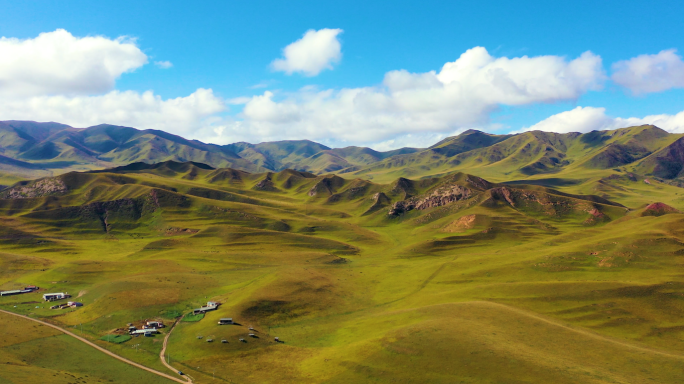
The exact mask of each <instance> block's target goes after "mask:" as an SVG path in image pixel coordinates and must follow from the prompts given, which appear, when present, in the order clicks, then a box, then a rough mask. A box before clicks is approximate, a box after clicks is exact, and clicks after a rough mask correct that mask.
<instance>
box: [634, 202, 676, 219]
mask: <svg viewBox="0 0 684 384" xmlns="http://www.w3.org/2000/svg"><path fill="white" fill-rule="evenodd" d="M668 213H679V211H678V210H677V209H675V208H673V207H671V206H669V205H667V204H665V203H653V204H650V205H649V206H648V207H646V209H645V210H644V211H643V212H642V213H641V216H662V215H667V214H668Z"/></svg>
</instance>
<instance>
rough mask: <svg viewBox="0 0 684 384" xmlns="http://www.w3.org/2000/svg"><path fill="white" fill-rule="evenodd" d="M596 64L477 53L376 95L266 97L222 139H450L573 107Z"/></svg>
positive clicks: (405, 75) (595, 59)
mask: <svg viewBox="0 0 684 384" xmlns="http://www.w3.org/2000/svg"><path fill="white" fill-rule="evenodd" d="M604 79H605V74H604V72H603V69H602V65H601V58H600V57H599V56H597V55H594V54H593V53H591V52H585V53H584V54H582V55H581V56H580V57H578V58H576V59H574V60H566V59H564V58H562V57H559V56H538V57H527V56H523V57H518V58H511V59H509V58H505V57H501V58H495V57H492V56H491V55H490V54H489V53H488V52H487V50H486V49H485V48H482V47H476V48H473V49H470V50H468V51H466V52H465V53H463V54H462V55H461V56H460V57H459V58H458V59H457V60H456V61H454V62H450V63H446V64H445V65H444V66H443V67H442V69H441V70H440V71H439V72H435V71H431V72H426V73H410V72H408V71H405V70H399V71H392V72H389V73H387V74H386V75H385V78H384V81H383V83H382V84H381V85H379V86H376V87H365V88H349V89H341V90H332V89H327V90H317V89H315V88H303V89H301V90H299V91H297V92H295V93H292V94H286V95H284V96H283V97H276V95H275V94H274V93H273V92H270V91H266V92H264V93H263V94H262V95H258V96H253V97H252V98H251V100H250V101H249V102H248V103H246V104H245V107H244V109H243V111H242V114H241V115H240V117H241V118H242V121H236V122H234V123H232V124H226V127H225V129H224V130H223V131H222V134H223V135H224V137H226V138H238V137H239V138H240V140H255V141H256V140H258V141H265V140H276V139H285V138H307V139H311V140H324V139H330V138H333V139H335V140H338V141H341V142H348V143H355V144H370V143H379V142H385V141H387V140H390V139H392V138H395V137H398V136H403V135H409V134H411V135H418V134H425V133H449V132H454V131H456V130H459V129H463V128H470V127H481V126H487V125H488V124H489V116H490V114H491V113H492V112H493V111H495V110H496V109H497V108H498V107H499V106H500V105H526V104H534V103H551V102H556V101H563V100H575V99H577V98H578V97H579V96H581V95H582V94H584V93H585V92H587V91H589V90H594V89H599V88H600V86H601V84H602V83H603V81H604Z"/></svg>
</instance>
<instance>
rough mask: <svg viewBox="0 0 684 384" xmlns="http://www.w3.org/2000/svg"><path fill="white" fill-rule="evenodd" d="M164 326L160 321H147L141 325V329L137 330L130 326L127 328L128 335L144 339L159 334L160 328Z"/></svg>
mask: <svg viewBox="0 0 684 384" xmlns="http://www.w3.org/2000/svg"><path fill="white" fill-rule="evenodd" d="M164 327H165V325H164V323H163V322H161V321H148V322H146V323H145V324H143V325H142V329H138V328H137V327H135V326H133V325H132V324H131V325H129V326H128V334H129V335H131V336H137V335H143V336H145V337H152V336H154V335H155V334H157V333H159V329H160V328H164Z"/></svg>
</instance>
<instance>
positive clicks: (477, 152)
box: [347, 126, 681, 181]
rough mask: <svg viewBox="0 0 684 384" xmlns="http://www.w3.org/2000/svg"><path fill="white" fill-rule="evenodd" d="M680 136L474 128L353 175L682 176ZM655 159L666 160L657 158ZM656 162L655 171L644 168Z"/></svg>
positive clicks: (651, 130)
mask: <svg viewBox="0 0 684 384" xmlns="http://www.w3.org/2000/svg"><path fill="white" fill-rule="evenodd" d="M680 137H681V135H679V134H670V133H668V132H666V131H664V130H662V129H660V128H657V127H654V126H639V127H630V128H622V129H617V130H612V131H594V132H589V133H585V134H580V133H565V134H560V133H553V132H541V131H531V132H524V133H520V134H516V135H489V134H485V133H482V132H478V131H472V130H471V131H466V132H464V133H463V134H461V135H459V136H456V137H454V138H448V139H446V140H444V141H442V142H441V143H439V144H438V145H436V146H433V147H430V148H428V149H426V150H423V151H420V152H416V153H413V154H407V155H401V156H394V157H391V158H388V159H386V160H384V161H380V162H377V163H373V164H370V165H368V166H366V167H354V168H349V169H348V170H347V171H348V172H349V173H351V175H353V176H356V177H368V178H372V179H377V180H382V181H388V180H391V179H393V178H395V177H398V176H407V177H427V176H432V175H438V174H444V173H449V172H455V171H468V172H474V173H478V174H481V175H483V176H486V177H490V178H493V179H496V180H500V181H509V180H511V179H512V178H521V179H524V178H531V179H535V178H538V177H539V176H540V175H549V174H553V175H560V174H564V173H567V174H569V175H575V176H574V177H576V175H579V174H581V173H582V172H587V171H588V172H592V171H594V170H612V169H613V168H617V167H627V168H629V169H632V168H636V169H640V170H642V171H643V172H642V173H644V174H654V175H659V176H661V177H676V176H675V175H676V174H678V173H676V172H674V171H676V169H675V168H676V164H677V161H678V160H677V159H678V157H677V155H676V153H677V149H676V145H677V144H676V142H677V140H678V139H679V138H680ZM673 142H674V143H675V144H673ZM658 151H660V152H658ZM667 151H669V152H667ZM665 152H667V154H666V153H665ZM656 153H660V155H658V154H656ZM655 157H658V158H660V160H653V158H655ZM651 163H653V164H652V165H651V166H650V168H649V167H648V166H646V165H642V164H651ZM656 169H657V170H656ZM546 177H548V176H546ZM554 177H558V176H554ZM570 177H573V176H570Z"/></svg>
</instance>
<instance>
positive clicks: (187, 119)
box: [0, 89, 226, 138]
mask: <svg viewBox="0 0 684 384" xmlns="http://www.w3.org/2000/svg"><path fill="white" fill-rule="evenodd" d="M225 108H226V107H225V104H224V102H223V100H221V99H220V98H218V97H216V96H215V95H214V94H213V92H212V90H211V89H198V90H197V91H195V92H194V93H192V94H190V95H189V96H186V97H178V98H175V99H167V100H164V99H162V98H161V97H160V96H158V95H155V94H154V93H153V92H152V91H147V92H144V93H142V94H141V93H138V92H134V91H125V92H119V91H112V92H109V93H106V94H104V95H100V96H34V97H31V98H28V99H6V100H3V101H2V102H0V119H2V120H5V119H15V120H36V121H57V122H60V123H64V124H68V125H71V126H73V127H88V126H92V125H97V124H102V123H108V124H115V125H124V126H129V127H135V128H139V129H159V130H163V131H167V132H170V133H174V134H177V135H182V136H185V137H190V138H193V137H201V135H202V134H203V133H204V132H198V130H199V129H201V128H202V127H203V126H204V125H205V124H206V123H207V122H206V121H204V119H207V118H211V117H212V116H213V115H214V114H216V113H218V112H221V111H223V110H225Z"/></svg>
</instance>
